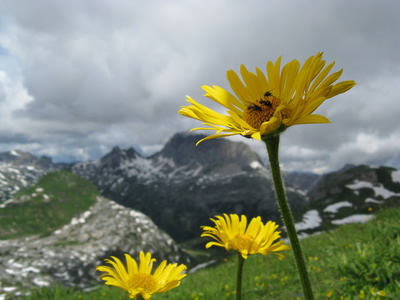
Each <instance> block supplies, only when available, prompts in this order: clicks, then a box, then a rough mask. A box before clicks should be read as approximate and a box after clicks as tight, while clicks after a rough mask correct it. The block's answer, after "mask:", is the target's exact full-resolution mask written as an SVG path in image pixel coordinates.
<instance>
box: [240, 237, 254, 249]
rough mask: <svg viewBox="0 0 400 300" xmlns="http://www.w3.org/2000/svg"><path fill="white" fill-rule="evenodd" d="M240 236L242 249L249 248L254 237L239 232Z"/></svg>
mask: <svg viewBox="0 0 400 300" xmlns="http://www.w3.org/2000/svg"><path fill="white" fill-rule="evenodd" d="M238 238H239V241H240V247H241V249H248V248H249V247H250V245H251V244H252V243H253V241H254V238H253V237H252V236H251V235H248V234H239V235H238Z"/></svg>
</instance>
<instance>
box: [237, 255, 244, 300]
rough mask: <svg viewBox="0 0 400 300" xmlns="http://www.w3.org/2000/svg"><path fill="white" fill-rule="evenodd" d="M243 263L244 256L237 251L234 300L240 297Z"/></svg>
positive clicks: (239, 299)
mask: <svg viewBox="0 0 400 300" xmlns="http://www.w3.org/2000/svg"><path fill="white" fill-rule="evenodd" d="M243 264H244V258H243V257H242V254H240V252H238V269H237V277H236V300H241V299H242V274H243Z"/></svg>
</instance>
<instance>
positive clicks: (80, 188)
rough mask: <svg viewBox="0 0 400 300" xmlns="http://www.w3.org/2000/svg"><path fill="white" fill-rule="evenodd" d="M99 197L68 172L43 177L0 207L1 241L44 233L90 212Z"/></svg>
mask: <svg viewBox="0 0 400 300" xmlns="http://www.w3.org/2000/svg"><path fill="white" fill-rule="evenodd" d="M97 195H99V192H98V191H97V189H96V187H95V186H94V185H93V184H92V183H90V182H89V181H88V180H86V179H84V178H82V177H80V176H78V175H75V174H73V173H70V172H67V171H56V172H52V173H49V174H47V175H45V176H43V177H42V178H41V179H40V180H39V181H38V183H37V184H36V185H34V186H32V187H30V188H28V189H26V190H23V191H20V192H18V193H17V194H15V195H14V197H13V198H14V199H15V201H13V202H12V203H9V204H8V205H7V206H5V207H4V208H0V239H11V238H17V237H22V236H27V235H34V234H47V233H49V232H52V231H54V230H56V229H58V228H60V227H61V226H63V225H65V224H68V223H69V222H70V221H71V219H72V218H73V217H74V216H76V215H77V214H78V213H81V212H84V211H86V210H87V209H89V207H90V206H92V205H93V204H94V203H95V202H96V196H97Z"/></svg>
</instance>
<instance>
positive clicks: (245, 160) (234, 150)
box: [155, 133, 261, 167]
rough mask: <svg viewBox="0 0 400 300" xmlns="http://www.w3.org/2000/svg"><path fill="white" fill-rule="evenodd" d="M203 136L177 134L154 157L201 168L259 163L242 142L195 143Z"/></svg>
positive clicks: (213, 140) (212, 141)
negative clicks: (196, 165) (227, 164)
mask: <svg viewBox="0 0 400 300" xmlns="http://www.w3.org/2000/svg"><path fill="white" fill-rule="evenodd" d="M205 137H206V136H205V135H201V134H190V133H177V134H175V135H174V136H172V138H171V139H170V140H169V141H168V142H167V143H166V144H165V146H164V148H163V149H162V150H161V151H160V152H159V153H157V154H156V155H155V157H158V156H163V157H166V158H170V159H172V160H173V161H174V162H175V164H176V165H178V166H182V165H190V164H193V163H197V164H199V165H201V166H203V167H207V166H210V165H215V164H225V163H232V162H234V163H235V164H239V165H240V166H242V167H243V166H249V165H250V164H251V163H252V162H254V161H256V162H259V163H261V161H260V159H259V157H258V156H257V154H256V153H255V152H254V151H253V150H251V148H250V147H249V146H248V145H246V144H245V143H242V142H231V141H229V140H227V139H212V140H207V141H204V142H202V143H200V144H199V145H198V146H196V143H197V142H198V141H199V140H201V139H203V138H205Z"/></svg>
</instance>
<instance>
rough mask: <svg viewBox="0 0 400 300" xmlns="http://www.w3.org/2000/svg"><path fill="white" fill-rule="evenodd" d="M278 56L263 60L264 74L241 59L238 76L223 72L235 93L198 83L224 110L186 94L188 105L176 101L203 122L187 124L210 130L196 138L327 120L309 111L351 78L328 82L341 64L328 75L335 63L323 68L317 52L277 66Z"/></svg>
mask: <svg viewBox="0 0 400 300" xmlns="http://www.w3.org/2000/svg"><path fill="white" fill-rule="evenodd" d="M281 59H282V57H279V58H278V59H277V61H276V62H275V64H274V63H273V62H271V61H269V62H268V63H267V67H266V71H267V72H266V74H267V76H265V75H264V73H263V72H262V71H261V70H260V69H258V68H256V72H255V73H252V72H249V71H248V70H247V69H246V67H245V66H244V65H242V66H241V67H240V74H241V76H242V78H243V82H242V80H241V79H240V78H239V76H238V75H237V74H236V72H235V71H233V70H230V71H228V72H227V78H228V81H229V84H230V86H231V88H232V90H233V92H234V93H235V94H236V97H235V96H234V95H232V94H231V93H230V92H228V91H226V90H225V89H223V88H221V87H219V86H212V87H210V86H202V88H203V90H204V91H205V92H206V94H205V96H206V97H208V98H210V99H211V100H213V101H215V102H217V103H218V104H220V105H222V106H224V107H225V108H226V109H227V115H224V114H221V113H218V112H216V111H214V110H212V109H210V108H208V107H206V106H204V105H201V104H200V103H198V102H197V101H195V100H193V99H192V98H191V97H189V96H187V97H186V100H187V101H188V102H190V103H191V104H192V105H189V106H182V107H181V109H180V110H179V113H180V114H182V115H184V116H186V117H190V118H193V119H196V120H199V121H202V122H204V123H203V125H205V126H207V127H201V128H200V127H199V128H193V129H192V130H215V131H216V133H215V134H214V135H211V136H208V137H206V138H205V139H202V140H201V141H203V140H207V139H213V138H218V137H224V136H230V135H237V134H240V135H242V136H245V137H252V138H254V139H257V140H261V139H262V137H263V136H265V135H268V134H271V133H276V132H282V131H284V130H285V129H286V128H287V127H289V126H293V125H298V124H310V123H329V122H330V121H329V120H328V119H327V118H326V117H324V116H321V115H317V114H313V112H314V111H315V110H316V109H317V108H318V107H319V106H320V105H321V104H322V103H323V102H324V101H325V100H326V99H329V98H331V97H334V96H336V95H338V94H341V93H344V92H346V91H348V90H349V89H351V88H352V87H353V86H354V85H355V84H356V83H355V82H354V81H352V80H348V81H342V82H339V83H337V84H333V83H334V82H335V81H337V80H338V79H339V77H340V76H341V74H342V71H343V70H340V71H338V72H336V73H333V74H331V75H329V76H328V73H329V72H330V71H331V69H332V67H333V66H334V64H335V63H334V62H332V63H331V64H329V65H328V66H326V67H325V68H324V66H325V61H324V60H322V53H318V54H317V55H315V56H311V57H309V58H308V59H307V60H306V62H305V63H304V64H303V66H302V67H301V68H300V63H299V62H298V61H297V60H293V61H291V62H289V63H288V64H286V65H285V66H284V67H283V68H282V70H281ZM201 141H199V142H198V143H200V142H201Z"/></svg>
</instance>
